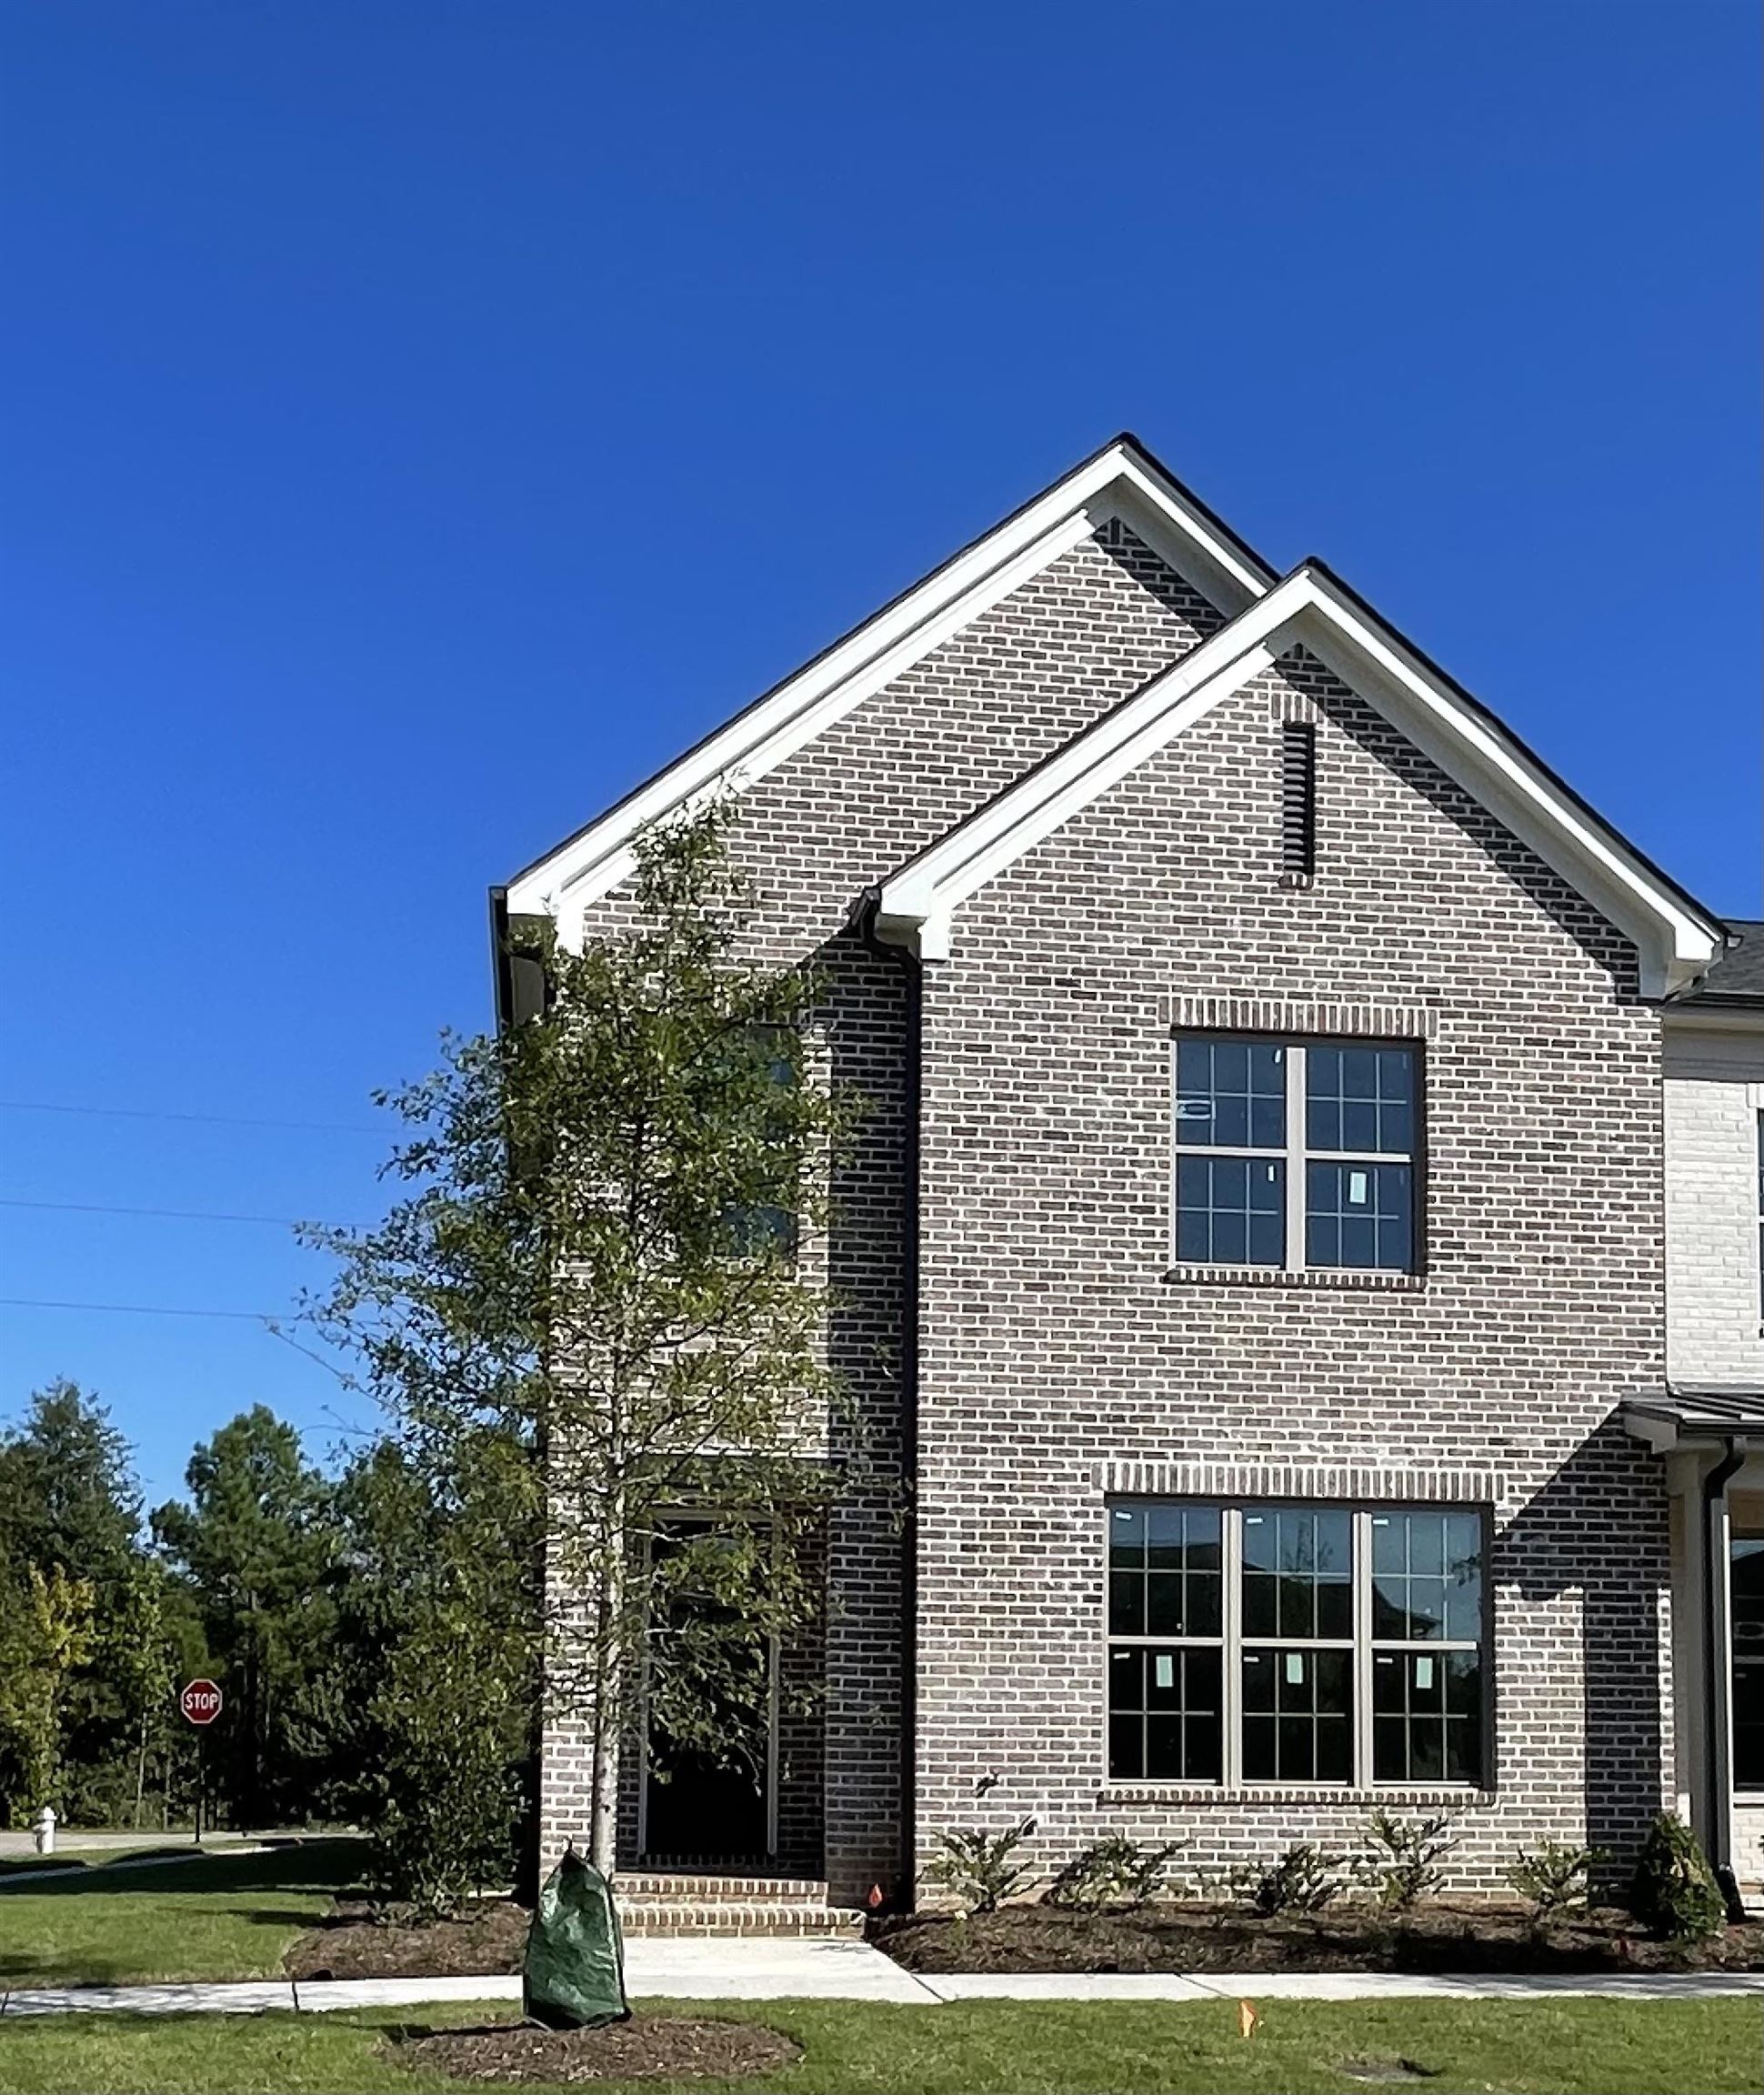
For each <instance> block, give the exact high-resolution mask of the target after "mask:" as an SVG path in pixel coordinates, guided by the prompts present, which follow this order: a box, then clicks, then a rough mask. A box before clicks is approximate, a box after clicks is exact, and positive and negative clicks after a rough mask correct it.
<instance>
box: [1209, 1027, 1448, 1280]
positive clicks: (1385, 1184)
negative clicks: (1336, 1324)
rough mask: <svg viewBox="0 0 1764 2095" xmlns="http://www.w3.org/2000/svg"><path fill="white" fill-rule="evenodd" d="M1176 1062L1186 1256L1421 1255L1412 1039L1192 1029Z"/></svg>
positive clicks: (1361, 1261) (1326, 1263) (1380, 1262)
mask: <svg viewBox="0 0 1764 2095" xmlns="http://www.w3.org/2000/svg"><path fill="white" fill-rule="evenodd" d="M1173 1076H1174V1084H1175V1187H1174V1194H1175V1202H1174V1206H1175V1228H1174V1245H1173V1248H1174V1254H1175V1258H1176V1260H1177V1263H1178V1265H1184V1266H1189V1265H1198V1266H1249V1267H1276V1268H1286V1269H1287V1270H1288V1271H1293V1272H1306V1271H1311V1270H1328V1271H1356V1270H1358V1271H1362V1272H1386V1273H1413V1272H1415V1271H1416V1270H1417V1269H1418V1265H1419V1233H1418V1227H1417V1209H1418V1198H1417V1195H1418V1188H1417V1185H1416V1178H1417V1172H1418V1159H1419V1155H1420V1078H1421V1070H1420V1052H1419V1049H1418V1047H1417V1046H1416V1044H1415V1043H1414V1042H1412V1041H1407V1042H1405V1041H1394V1042H1393V1041H1372V1042H1359V1041H1348V1040H1285V1039H1274V1038H1266V1037H1255V1036H1250V1035H1247V1034H1228V1033H1184V1034H1179V1035H1178V1037H1177V1039H1176V1043H1175V1066H1174V1071H1173Z"/></svg>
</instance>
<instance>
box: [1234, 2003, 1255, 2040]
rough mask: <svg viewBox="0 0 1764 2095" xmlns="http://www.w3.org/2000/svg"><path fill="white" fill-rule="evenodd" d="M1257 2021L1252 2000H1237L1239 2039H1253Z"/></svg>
mask: <svg viewBox="0 0 1764 2095" xmlns="http://www.w3.org/2000/svg"><path fill="white" fill-rule="evenodd" d="M1257 2020H1258V2018H1257V2014H1256V2003H1255V2002H1254V2001H1253V2000H1239V2001H1238V2036H1239V2037H1253V2036H1254V2035H1255V2034H1256V2023H1257Z"/></svg>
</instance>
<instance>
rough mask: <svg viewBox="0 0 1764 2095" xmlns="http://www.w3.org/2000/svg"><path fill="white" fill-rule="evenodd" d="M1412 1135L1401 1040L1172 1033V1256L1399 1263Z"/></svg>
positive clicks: (1384, 1267) (1404, 1262) (1414, 1061)
mask: <svg viewBox="0 0 1764 2095" xmlns="http://www.w3.org/2000/svg"><path fill="white" fill-rule="evenodd" d="M1418 1136H1419V1051H1418V1049H1417V1048H1415V1047H1413V1046H1411V1045H1391V1044H1388V1043H1373V1044H1369V1045H1360V1044H1358V1043H1352V1044H1350V1043H1348V1042H1345V1041H1328V1040H1272V1039H1265V1038H1258V1037H1251V1036H1248V1035H1246V1034H1207V1033H1188V1034H1182V1035H1179V1036H1178V1038H1177V1042H1176V1257H1177V1258H1178V1262H1180V1263H1181V1264H1183V1265H1199V1266H1278V1267H1285V1268H1288V1270H1290V1271H1304V1270H1306V1269H1308V1268H1333V1269H1342V1268H1348V1269H1360V1270H1365V1271H1373V1272H1396V1273H1412V1272H1413V1271H1415V1269H1416V1265H1417V1255H1416V1254H1417V1246H1416V1228H1415V1208H1416V1199H1415V1192H1416V1188H1415V1167H1416V1157H1417V1154H1418ZM1761 1193H1764V1188H1761ZM1760 1217H1761V1218H1764V1206H1761V1207H1760Z"/></svg>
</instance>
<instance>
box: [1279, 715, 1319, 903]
mask: <svg viewBox="0 0 1764 2095" xmlns="http://www.w3.org/2000/svg"><path fill="white" fill-rule="evenodd" d="M1280 870H1281V872H1282V873H1283V874H1287V875H1289V876H1293V875H1296V876H1298V877H1302V878H1304V879H1308V878H1309V877H1310V876H1311V875H1312V874H1313V873H1314V872H1315V871H1316V870H1317V730H1316V728H1315V727H1311V726H1310V724H1309V723H1308V721H1304V720H1288V721H1285V722H1283V723H1282V725H1281V728H1280Z"/></svg>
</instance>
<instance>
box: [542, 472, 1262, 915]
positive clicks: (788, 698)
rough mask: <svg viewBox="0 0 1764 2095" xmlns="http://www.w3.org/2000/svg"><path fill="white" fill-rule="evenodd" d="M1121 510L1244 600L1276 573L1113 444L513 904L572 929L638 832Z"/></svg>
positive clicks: (854, 699) (822, 718)
mask: <svg viewBox="0 0 1764 2095" xmlns="http://www.w3.org/2000/svg"><path fill="white" fill-rule="evenodd" d="M1108 516H1120V517H1121V518H1122V520H1123V521H1124V522H1127V523H1128V524H1129V525H1130V526H1132V527H1133V528H1134V529H1136V530H1137V531H1139V532H1140V533H1141V535H1142V536H1148V539H1149V542H1152V543H1154V546H1155V549H1156V550H1157V551H1158V552H1160V553H1161V554H1162V555H1163V556H1164V557H1165V558H1167V559H1169V560H1170V561H1171V564H1172V565H1173V566H1178V568H1179V569H1180V571H1181V572H1183V573H1184V574H1185V575H1187V576H1188V577H1189V578H1190V579H1191V580H1193V581H1195V583H1196V584H1197V586H1201V587H1203V588H1205V589H1206V590H1207V592H1208V594H1209V595H1212V596H1217V598H1218V601H1219V602H1220V603H1221V605H1222V606H1223V607H1224V608H1226V609H1228V610H1235V609H1236V608H1238V605H1239V604H1241V603H1248V602H1250V601H1252V600H1253V599H1254V598H1256V597H1258V596H1261V595H1262V594H1263V593H1264V592H1265V591H1266V589H1267V587H1268V584H1267V582H1266V580H1265V579H1264V578H1263V576H1261V575H1260V574H1259V573H1258V571H1257V569H1256V568H1255V566H1253V565H1252V564H1251V563H1250V562H1248V561H1247V560H1246V559H1245V558H1243V556H1241V555H1240V554H1239V553H1238V551H1237V549H1236V548H1235V547H1234V546H1232V545H1231V544H1230V542H1229V541H1228V539H1227V538H1226V537H1225V536H1222V535H1221V534H1220V532H1219V531H1218V529H1217V528H1216V527H1215V526H1213V525H1211V524H1210V523H1209V522H1208V520H1207V519H1206V518H1205V517H1204V516H1201V515H1200V514H1199V512H1198V510H1196V508H1195V507H1194V506H1193V504H1192V503H1191V502H1189V501H1188V499H1187V498H1186V497H1184V496H1182V495H1181V493H1180V491H1179V490H1178V489H1177V488H1175V487H1174V486H1171V485H1170V484H1169V483H1168V482H1167V481H1166V480H1165V479H1164V478H1163V476H1162V475H1161V474H1158V473H1157V472H1155V471H1154V470H1153V469H1151V468H1150V467H1149V466H1148V465H1147V464H1145V463H1143V462H1142V461H1141V459H1140V458H1139V456H1138V455H1137V454H1136V453H1134V452H1133V451H1132V450H1130V449H1129V447H1128V446H1125V445H1121V444H1114V445H1111V446H1109V447H1108V449H1107V450H1106V451H1104V452H1102V453H1100V454H1099V455H1098V456H1097V457H1095V458H1093V459H1091V460H1090V461H1089V462H1088V464H1087V465H1086V466H1081V467H1080V468H1079V469H1078V470H1077V472H1075V473H1071V474H1068V475H1067V476H1066V478H1065V479H1064V480H1062V481H1060V482H1058V483H1057V485H1056V486H1052V487H1050V488H1048V489H1047V493H1046V494H1044V495H1041V496H1037V498H1036V500H1034V501H1033V502H1031V503H1030V504H1028V505H1027V507H1026V508H1024V509H1023V510H1021V511H1020V512H1019V513H1018V514H1017V516H1013V517H1012V518H1010V519H1009V521H1008V522H1007V523H1005V524H1002V525H1000V526H998V527H997V529H996V530H994V531H991V532H988V533H987V536H985V537H983V538H981V539H979V540H978V541H977V543H976V544H975V545H973V546H969V547H968V548H967V551H966V552H964V553H961V554H958V555H957V556H956V558H955V559H953V560H951V561H949V562H948V563H947V565H946V566H943V567H941V568H940V569H938V571H937V573H936V574H935V575H933V576H929V577H927V580H926V581H924V582H922V583H920V584H919V585H918V586H917V587H916V588H914V589H910V590H908V591H907V594H906V595H905V596H902V597H901V598H900V599H899V601H898V602H897V603H895V604H893V605H891V606H889V607H888V608H887V610H884V611H882V612H879V613H877V616H875V617H874V618H871V619H869V620H868V621H867V623H866V624H864V625H863V626H859V627H858V628H857V631H856V632H855V633H852V634H851V635H849V636H848V637H847V638H846V639H845V640H842V641H840V642H839V643H838V644H837V646H836V647H832V648H830V649H828V651H827V654H825V655H823V656H821V657H819V658H818V659H817V660H816V661H814V662H812V663H810V664H809V665H808V667H807V668H806V669H803V670H801V671H800V672H799V673H798V674H797V676H795V677H789V678H787V680H786V681H785V682H784V683H783V684H781V685H779V686H778V687H777V690H776V691H774V692H772V693H771V694H770V696H769V697H766V698H764V699H762V700H761V701H760V702H759V703H758V704H757V705H756V706H752V707H749V708H748V709H747V711H746V712H745V713H743V714H741V715H740V716H738V717H737V718H736V719H734V720H732V721H730V722H729V724H728V725H727V727H724V728H721V729H719V730H718V731H717V733H715V734H713V735H712V736H710V737H708V738H707V740H706V741H704V742H703V743H701V744H700V745H699V747H697V749H695V750H693V751H691V752H690V753H689V754H688V755H687V756H685V757H681V758H680V759H679V761H678V762H677V763H675V764H672V765H670V766H669V767H667V769H666V770H665V771H663V772H661V773H660V774H659V775H658V776H657V777H655V778H653V779H651V780H650V781H649V783H648V784H647V785H646V786H644V787H639V788H638V790H637V791H636V793H634V794H632V795H630V796H629V797H627V798H626V799H625V800H623V801H621V802H620V803H619V805H618V806H617V807H614V808H612V809H610V810H609V811H608V812H607V813H606V815H605V816H603V817H601V818H600V820H599V821H597V822H595V823H592V824H591V825H590V826H589V827H587V828H586V829H584V830H583V831H582V832H581V833H580V834H579V835H578V836H576V837H572V838H571V839H570V840H569V842H568V843H566V844H564V845H561V846H560V847H558V848H557V849H556V851H554V852H552V853H550V854H549V855H548V856H547V857H545V858H543V859H541V860H540V861H539V862H538V863H537V864H536V865H535V866H533V867H529V868H528V869H527V870H526V872H524V873H522V874H520V875H518V876H517V877H516V879H515V880H513V881H512V882H511V883H510V884H509V887H508V897H507V906H508V909H509V912H510V914H511V915H516V916H523V915H535V916H550V917H556V918H557V920H558V926H559V930H560V933H561V934H562V935H563V936H565V937H575V936H577V935H579V930H580V922H581V915H582V911H583V910H584V909H585V908H586V907H587V906H588V905H589V904H590V903H592V902H594V901H596V900H597V899H598V898H599V897H601V896H602V895H604V894H606V892H607V890H608V889H609V888H611V887H616V885H617V883H618V882H619V881H620V880H622V879H623V878H624V877H626V874H628V873H629V872H630V870H631V867H632V863H633V861H632V856H631V850H630V845H631V839H632V838H633V837H635V836H636V834H637V832H638V831H639V830H641V829H643V828H644V827H646V826H647V825H648V824H649V823H651V822H654V821H656V820H657V819H658V818H660V817H664V816H667V815H668V814H671V813H673V812H675V811H676V810H681V809H685V808H687V807H691V806H692V805H694V804H695V803H696V802H697V801H699V800H700V799H701V798H702V797H704V796H705V795H707V794H708V793H710V792H712V791H715V790H717V789H718V788H731V789H735V790H739V789H740V788H741V787H745V786H747V785H750V784H751V783H752V782H753V781H754V780H755V779H757V778H761V777H764V776H765V775H766V773H767V772H768V771H770V770H772V769H774V768H775V767H777V765H779V764H782V763H783V762H785V761H786V759H787V758H788V757H791V756H794V755H795V754H796V752H797V750H798V749H800V748H802V747H804V746H805V745H806V744H807V743H808V742H810V741H812V740H813V739H814V738H815V737H816V736H817V735H819V734H821V733H823V732H824V731H825V730H826V729H827V727H831V726H832V725H833V724H834V723H835V722H836V721H837V720H839V719H842V718H843V717H845V715H846V714H847V713H848V712H850V711H851V710H852V709H853V707H857V706H858V705H861V704H862V703H863V701H864V700H865V699H866V698H867V697H871V696H872V695H873V694H874V693H875V692H877V691H878V690H880V689H881V688H882V687H883V686H884V685H885V684H887V683H889V682H891V681H892V680H893V679H894V678H895V677H898V676H899V675H901V674H902V672H903V671H904V670H907V669H909V668H911V667H913V665H914V664H915V663H916V662H917V661H919V660H921V659H922V658H923V657H925V656H926V655H928V654H929V653H930V652H931V650H932V649H933V648H934V647H939V646H941V645H942V643H943V642H944V641H945V640H947V639H948V638H950V637H952V636H953V635H954V634H956V633H957V632H959V631H960V630H961V628H962V627H963V626H967V625H969V624H971V623H972V622H973V620H974V619H976V618H977V617H979V616H982V614H983V613H985V612H987V611H988V610H990V609H991V608H992V606H994V605H996V604H997V603H1000V602H1002V601H1003V599H1004V598H1005V597H1006V596H1009V595H1010V594H1011V592H1012V591H1013V590H1015V589H1017V588H1020V587H1021V586H1022V585H1023V584H1024V583H1025V582H1026V581H1027V580H1029V579H1030V578H1031V577H1032V576H1035V575H1037V574H1038V573H1039V572H1040V571H1041V569H1042V568H1044V567H1046V566H1050V565H1051V564H1052V563H1053V562H1054V561H1055V560H1057V559H1058V558H1059V557H1060V556H1061V555H1062V554H1065V553H1067V552H1069V551H1070V550H1071V548H1072V547H1073V546H1076V545H1077V544H1078V543H1079V542H1080V541H1081V540H1082V539H1084V538H1086V537H1087V536H1089V535H1090V534H1091V533H1092V532H1093V531H1094V530H1096V529H1097V526H1098V525H1099V524H1100V523H1101V522H1103V521H1105V520H1106V519H1107V518H1108Z"/></svg>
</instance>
